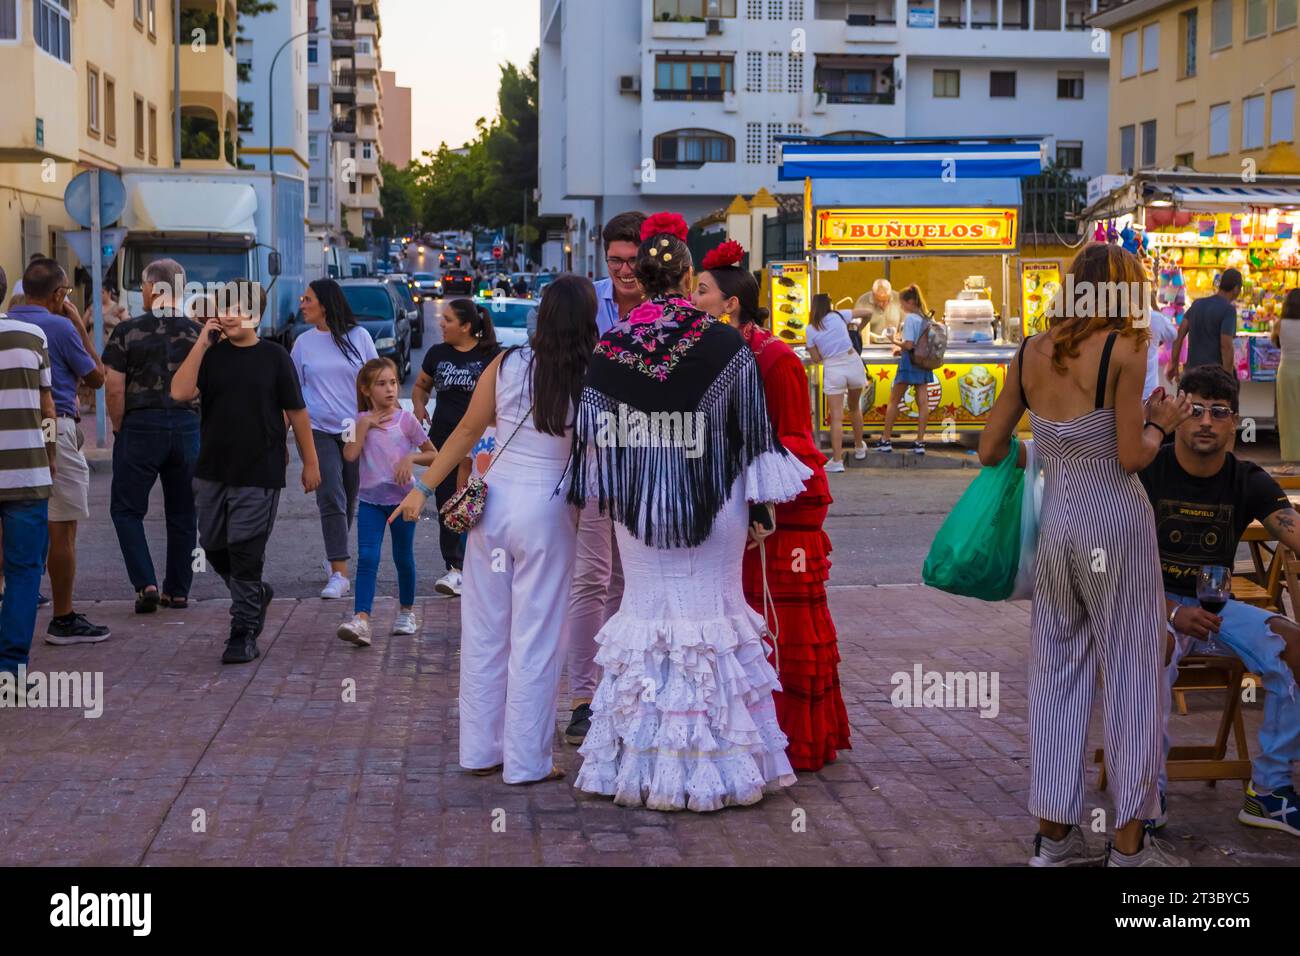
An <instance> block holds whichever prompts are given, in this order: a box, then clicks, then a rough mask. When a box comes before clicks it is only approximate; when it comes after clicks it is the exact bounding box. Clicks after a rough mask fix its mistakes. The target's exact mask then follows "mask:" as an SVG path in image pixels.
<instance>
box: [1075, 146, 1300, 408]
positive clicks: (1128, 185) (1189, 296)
mask: <svg viewBox="0 0 1300 956" xmlns="http://www.w3.org/2000/svg"><path fill="white" fill-rule="evenodd" d="M1085 216H1086V217H1087V219H1088V228H1089V230H1090V235H1091V236H1092V237H1093V238H1096V239H1099V240H1102V241H1118V242H1120V243H1123V244H1125V245H1126V247H1127V248H1130V249H1136V250H1143V251H1145V252H1146V253H1147V254H1148V255H1149V256H1150V257H1151V271H1152V273H1153V278H1154V280H1155V287H1156V301H1157V304H1158V307H1159V308H1160V310H1161V311H1162V312H1164V313H1165V314H1166V315H1168V316H1169V317H1170V318H1171V319H1172V320H1173V321H1174V322H1176V323H1181V322H1182V320H1183V317H1184V315H1185V314H1186V311H1187V309H1188V307H1189V306H1190V305H1191V304H1192V303H1193V302H1195V301H1196V300H1197V299H1199V298H1202V297H1204V296H1207V295H1214V294H1215V290H1216V289H1217V288H1218V283H1219V277H1220V276H1221V275H1222V274H1223V271H1224V270H1225V269H1229V268H1233V269H1237V270H1239V271H1240V272H1241V274H1242V278H1243V287H1242V291H1241V294H1240V295H1239V296H1238V297H1237V301H1236V306H1237V335H1236V338H1235V341H1234V343H1233V346H1234V352H1235V357H1236V371H1237V378H1238V379H1239V381H1240V382H1241V414H1242V416H1243V417H1246V418H1250V419H1253V420H1254V421H1255V423H1256V425H1258V426H1260V427H1265V428H1269V427H1274V426H1275V424H1276V406H1275V393H1274V384H1273V383H1274V382H1275V380H1276V378H1277V366H1278V360H1279V358H1280V355H1279V352H1278V349H1277V348H1276V347H1274V345H1273V344H1272V342H1271V340H1270V336H1269V333H1270V330H1271V328H1272V322H1273V318H1274V316H1276V315H1277V312H1278V310H1279V309H1280V308H1281V304H1282V299H1283V297H1284V296H1285V295H1286V291H1287V290H1288V289H1294V288H1297V287H1300V246H1297V239H1300V176H1281V175H1272V176H1265V175H1259V176H1256V178H1255V179H1254V181H1253V182H1243V181H1242V179H1241V176H1240V175H1237V174H1212V173H1193V172H1185V173H1182V172H1166V171H1162V170H1155V171H1148V172H1142V173H1138V174H1136V175H1135V176H1133V177H1132V178H1131V179H1123V180H1121V181H1120V182H1119V184H1118V185H1115V186H1114V188H1112V189H1110V190H1109V191H1107V192H1106V193H1105V194H1104V195H1101V196H1098V197H1097V198H1096V200H1095V201H1094V202H1092V203H1090V205H1089V207H1088V209H1087V210H1085ZM1183 357H1184V358H1185V357H1186V353H1185V352H1184V356H1183ZM1171 358H1172V356H1171V355H1170V354H1169V347H1168V346H1165V347H1164V348H1163V349H1162V351H1161V355H1160V363H1161V368H1164V367H1166V366H1167V365H1168V364H1169V361H1170V359H1171Z"/></svg>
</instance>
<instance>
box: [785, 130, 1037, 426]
mask: <svg viewBox="0 0 1300 956" xmlns="http://www.w3.org/2000/svg"><path fill="white" fill-rule="evenodd" d="M782 153H783V157H782V158H783V165H782V173H781V176H782V178H783V179H790V178H795V176H801V177H802V178H804V220H805V221H804V233H805V249H806V250H807V254H808V260H807V267H808V272H809V285H810V289H809V292H810V296H809V301H811V296H812V295H816V294H817V293H818V292H819V291H821V289H820V286H821V277H822V276H823V275H824V274H825V273H826V272H828V271H837V270H838V269H839V268H840V266H841V264H843V263H845V262H851V261H855V260H858V261H861V260H880V261H881V262H883V264H884V274H885V278H890V265H891V263H897V261H898V260H900V259H905V258H912V257H921V256H924V257H972V270H971V273H972V274H966V275H963V276H962V278H960V279H957V280H956V281H954V282H953V287H951V288H923V289H922V294H923V295H924V296H925V297H926V300H927V303H928V304H929V306H930V308H931V309H932V310H933V311H934V312H935V318H936V319H940V318H942V319H943V320H944V322H945V324H946V325H947V326H948V349H947V352H946V354H945V364H944V365H943V366H942V367H940V368H939V369H937V370H936V372H935V378H936V381H935V382H933V383H931V385H930V386H929V397H930V401H929V405H930V417H929V420H930V423H931V427H932V428H933V429H934V430H935V433H936V434H938V433H940V432H943V431H945V430H946V431H949V432H951V431H953V430H955V431H957V432H977V431H979V430H981V429H982V428H983V427H984V424H985V422H986V421H987V419H988V413H989V411H990V409H992V407H993V403H994V401H995V400H996V398H997V396H998V394H999V393H1000V392H1001V390H1002V386H1003V384H1004V383H1005V381H1006V374H1007V367H1008V365H1010V363H1011V360H1012V359H1013V358H1014V357H1015V354H1016V348H1017V347H1018V343H1019V341H1020V332H1021V320H1020V317H1019V315H1018V314H1017V313H1019V312H1020V311H1021V310H1020V303H1016V306H1015V308H1014V309H1013V308H1012V306H1011V303H1010V287H1011V281H1010V280H1011V275H1010V268H1011V260H1012V258H1013V257H1015V256H1017V255H1018V253H1019V240H1020V234H1019V224H1020V177H1022V176H1027V175H1034V174H1037V173H1038V172H1040V171H1041V144H1040V143H1039V142H1038V141H1037V140H1033V141H1024V140H1018V141H1012V140H1006V141H1002V140H999V141H986V140H981V141H955V140H944V141H937V140H891V141H872V142H871V143H870V144H866V143H864V144H855V145H850V146H845V145H839V144H835V145H832V144H828V143H825V142H818V141H802V142H793V143H786V144H785V145H784V147H783V150H782ZM974 257H978V262H977V261H976V260H975V258H974ZM990 261H992V262H996V263H998V265H999V267H1000V269H1001V276H1000V277H999V278H1000V285H1001V290H1002V295H1001V301H1000V302H994V301H993V295H992V293H991V292H990V289H989V286H988V283H987V282H986V281H985V277H984V276H982V275H978V274H973V273H975V272H977V271H981V270H983V269H984V267H985V266H986V265H987V264H988V263H989V262H990ZM776 288H777V283H775V282H774V283H773V290H774V293H775V290H776ZM863 291H865V290H863ZM774 301H775V297H774ZM773 314H774V322H773V328H774V329H777V330H779V328H780V327H779V325H778V322H779V317H776V313H775V311H774V313H773ZM778 334H779V331H778ZM785 337H786V338H787V340H789V336H785ZM862 359H863V363H864V365H865V366H866V371H867V382H868V384H867V387H866V389H865V390H864V392H863V397H862V403H861V404H862V410H863V421H864V424H865V426H866V427H867V428H868V429H869V430H870V429H873V428H875V429H879V428H880V426H881V425H882V424H883V422H884V419H885V411H886V407H887V403H888V400H889V393H890V389H891V387H892V384H893V379H894V376H895V374H896V373H897V368H898V357H897V356H896V355H895V354H894V349H893V347H892V346H889V345H873V344H870V343H868V344H867V345H866V347H865V348H864V349H863V351H862ZM821 372H822V370H821V366H820V365H811V366H810V367H809V378H810V381H811V387H812V390H813V394H814V399H815V411H814V418H815V422H814V427H815V429H816V431H817V432H818V435H819V438H820V437H824V436H825V434H826V432H827V430H828V410H827V403H826V401H825V396H824V395H823V394H822V391H821ZM917 414H918V410H917V404H916V394H915V389H912V388H909V389H908V390H907V392H906V393H905V395H904V397H903V400H902V404H901V406H900V414H899V416H898V419H897V423H896V425H895V427H896V428H897V429H899V430H900V431H903V432H906V431H908V430H909V429H910V428H911V427H912V425H913V423H915V421H916V419H917ZM844 427H845V428H846V429H847V428H848V427H849V420H848V416H847V415H846V416H845V422H844Z"/></svg>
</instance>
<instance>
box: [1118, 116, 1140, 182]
mask: <svg viewBox="0 0 1300 956" xmlns="http://www.w3.org/2000/svg"><path fill="white" fill-rule="evenodd" d="M1136 132H1137V127H1135V126H1121V127H1120V128H1119V168H1120V170H1121V171H1122V172H1126V173H1131V172H1132V171H1133V166H1134V164H1135V161H1136V159H1137V151H1136V141H1135V133H1136Z"/></svg>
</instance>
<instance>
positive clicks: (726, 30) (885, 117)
mask: <svg viewBox="0 0 1300 956" xmlns="http://www.w3.org/2000/svg"><path fill="white" fill-rule="evenodd" d="M1110 5H1113V3H1108V2H1107V0H542V2H541V15H542V19H541V77H540V93H539V95H540V112H541V117H542V122H541V142H540V155H539V167H540V168H539V171H538V175H539V185H540V189H541V202H540V211H541V214H542V215H544V216H566V217H568V221H569V223H570V227H569V229H568V231H567V234H566V236H565V238H564V239H563V240H562V241H559V240H557V241H555V242H553V243H550V244H549V250H548V259H547V261H546V262H545V263H544V264H545V265H557V266H560V267H570V268H572V269H574V270H575V271H579V272H593V273H595V274H597V275H599V274H602V273H603V271H604V270H603V263H602V262H600V258H601V257H600V243H599V228H600V224H601V223H602V222H604V221H605V220H606V219H608V218H609V217H610V216H612V215H614V214H616V213H619V212H622V211H624V210H627V209H646V210H659V209H673V210H676V211H679V212H681V213H682V214H683V215H685V216H686V217H687V219H688V220H692V221H693V220H694V219H696V218H699V217H702V216H704V215H707V214H708V213H710V212H712V211H714V210H717V209H719V208H720V207H723V206H726V205H727V204H728V203H729V202H730V201H731V199H732V197H733V196H735V195H736V194H743V195H746V196H749V195H752V194H754V193H756V192H757V191H758V190H759V189H760V188H766V189H768V190H769V191H770V192H773V193H778V194H779V193H797V192H801V188H800V187H799V185H798V184H795V183H789V182H786V183H782V182H780V181H779V180H778V178H777V177H778V163H779V157H780V150H779V144H778V141H777V137H779V136H783V135H809V136H836V137H842V138H846V139H850V138H861V137H870V136H889V137H897V136H954V135H970V136H1010V135H1024V136H1042V137H1043V139H1044V141H1045V147H1046V153H1047V157H1048V158H1049V159H1052V160H1055V161H1057V163H1058V164H1059V165H1062V166H1066V167H1068V168H1070V169H1071V170H1072V171H1073V172H1074V173H1075V174H1076V175H1078V176H1081V177H1090V176H1094V175H1098V174H1101V173H1103V172H1105V171H1106V169H1105V163H1106V110H1107V71H1108V68H1109V51H1108V37H1106V36H1105V34H1094V32H1093V31H1092V30H1091V29H1090V28H1087V27H1086V26H1085V18H1087V17H1088V16H1090V15H1091V14H1092V13H1093V12H1094V11H1095V10H1096V9H1098V8H1104V7H1107V6H1110ZM561 247H563V249H564V250H567V251H566V252H565V253H564V256H565V258H564V260H563V261H556V259H557V257H558V256H559V255H560V252H559V250H560V249H561Z"/></svg>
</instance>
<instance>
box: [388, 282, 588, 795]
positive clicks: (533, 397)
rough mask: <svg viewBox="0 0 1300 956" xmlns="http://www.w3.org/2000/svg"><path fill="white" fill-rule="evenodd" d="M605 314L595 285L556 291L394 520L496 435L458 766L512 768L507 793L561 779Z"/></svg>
mask: <svg viewBox="0 0 1300 956" xmlns="http://www.w3.org/2000/svg"><path fill="white" fill-rule="evenodd" d="M596 307H597V305H596V294H595V290H594V288H593V287H592V284H591V283H590V282H589V281H588V280H586V279H583V278H580V277H578V276H562V277H561V278H559V279H557V280H556V281H555V282H553V283H552V284H551V285H550V286H549V287H548V288H547V290H546V294H545V295H544V296H543V298H542V302H541V306H540V309H539V312H538V317H537V332H536V334H535V335H534V336H533V339H532V345H531V346H523V347H520V348H515V349H510V350H508V351H506V352H504V353H502V355H500V356H499V357H497V358H496V359H494V360H493V362H492V364H491V365H489V366H488V367H487V368H486V369H485V370H484V372H483V375H482V377H481V378H480V379H479V382H478V386H477V387H476V388H475V391H474V397H473V399H472V400H471V402H470V406H469V411H468V412H466V414H465V417H464V418H463V419H462V420H461V423H460V425H459V426H458V427H457V429H456V431H455V432H453V433H452V436H451V437H450V438H449V439H448V440H447V441H446V443H445V444H444V445H443V447H442V448H441V449H439V453H438V457H437V458H436V459H434V462H433V464H432V465H431V466H430V467H429V470H428V471H426V472H425V473H424V474H423V475H422V476H421V477H420V480H419V481H418V482H417V485H416V488H415V490H414V491H412V492H411V493H410V495H408V496H407V498H406V500H405V501H404V502H402V505H401V506H400V507H399V509H398V511H396V512H394V514H401V515H403V516H406V517H407V518H408V519H410V520H414V518H415V517H417V516H418V515H419V513H420V511H421V509H422V508H423V507H424V503H425V501H426V500H427V498H429V497H431V495H432V492H431V491H430V489H432V488H436V487H437V486H438V483H439V482H440V481H442V480H443V478H445V477H446V476H447V475H448V474H450V473H451V471H452V470H453V469H454V468H456V467H457V465H458V463H459V462H460V461H461V460H462V459H463V458H465V457H466V456H467V455H468V454H469V451H470V449H471V448H473V446H474V444H475V442H477V441H478V439H479V438H480V437H481V436H482V434H483V432H484V430H485V429H486V428H487V427H488V426H489V425H491V424H492V423H493V422H495V423H496V436H497V451H496V453H495V457H494V459H493V461H492V464H491V465H490V466H489V470H488V472H487V474H486V478H485V480H486V482H487V485H488V492H487V504H486V506H485V508H484V512H483V517H482V519H481V520H480V521H479V523H478V524H477V525H475V526H474V528H473V529H472V530H471V531H470V532H469V541H468V543H467V545H466V549H465V584H464V590H463V592H462V595H461V652H460V764H461V766H462V767H464V768H466V769H467V770H470V771H472V772H475V773H479V774H483V775H486V774H489V773H492V772H494V771H496V770H497V769H502V770H503V778H504V780H505V782H506V783H536V782H538V781H542V780H555V779H559V778H560V777H562V776H563V771H561V770H559V769H558V768H557V767H556V766H555V765H554V762H553V751H552V745H553V743H554V738H555V707H556V698H557V695H558V693H559V685H560V671H561V669H562V667H563V663H564V655H563V651H564V631H565V621H566V615H567V610H568V602H569V588H570V584H571V582H572V580H573V560H574V550H575V545H576V540H577V523H578V512H577V509H576V508H574V507H573V506H572V505H570V504H568V502H567V501H566V500H565V495H566V493H567V490H568V488H567V476H566V467H567V465H568V462H569V455H570V449H571V442H572V432H573V414H574V407H575V404H576V400H577V398H578V395H579V394H580V392H581V390H582V381H583V376H584V375H585V373H586V369H587V363H588V361H589V360H590V358H591V355H592V350H593V349H594V347H595V344H596ZM421 486H423V487H421Z"/></svg>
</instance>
